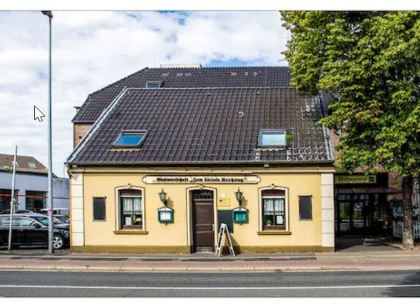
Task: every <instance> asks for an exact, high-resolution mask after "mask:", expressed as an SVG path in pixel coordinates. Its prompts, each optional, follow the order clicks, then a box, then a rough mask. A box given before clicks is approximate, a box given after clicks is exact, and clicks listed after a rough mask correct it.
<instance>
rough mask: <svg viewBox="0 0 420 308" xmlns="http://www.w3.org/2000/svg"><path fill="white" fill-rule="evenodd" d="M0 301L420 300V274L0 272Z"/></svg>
mask: <svg viewBox="0 0 420 308" xmlns="http://www.w3.org/2000/svg"><path fill="white" fill-rule="evenodd" d="M0 296H3V297H28V296H29V297H201V296H205V297H263V296H264V297H289V296H293V297H313V296H316V297H355V296H356V297H365V296H368V297H382V296H420V271H417V272H413V271H381V272H306V273H303V272H302V273H296V272H294V273H292V272H270V273H255V272H254V273H99V272H35V271H28V272H25V271H0Z"/></svg>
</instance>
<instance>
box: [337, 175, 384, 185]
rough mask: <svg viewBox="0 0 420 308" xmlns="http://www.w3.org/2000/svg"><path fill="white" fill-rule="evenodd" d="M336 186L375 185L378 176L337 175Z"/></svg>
mask: <svg viewBox="0 0 420 308" xmlns="http://www.w3.org/2000/svg"><path fill="white" fill-rule="evenodd" d="M334 183H335V184H375V183H376V175H336V176H335V178H334Z"/></svg>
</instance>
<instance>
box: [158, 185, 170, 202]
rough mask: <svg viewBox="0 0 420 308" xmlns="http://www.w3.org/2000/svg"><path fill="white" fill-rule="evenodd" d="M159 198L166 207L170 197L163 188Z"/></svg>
mask: <svg viewBox="0 0 420 308" xmlns="http://www.w3.org/2000/svg"><path fill="white" fill-rule="evenodd" d="M159 198H160V201H162V203H163V205H164V206H165V207H166V206H167V203H168V199H166V192H165V191H164V190H163V188H162V190H161V191H160V193H159Z"/></svg>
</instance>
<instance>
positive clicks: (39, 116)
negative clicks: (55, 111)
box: [34, 105, 45, 122]
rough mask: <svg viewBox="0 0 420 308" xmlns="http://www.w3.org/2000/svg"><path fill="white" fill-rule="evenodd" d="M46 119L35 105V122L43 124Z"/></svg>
mask: <svg viewBox="0 0 420 308" xmlns="http://www.w3.org/2000/svg"><path fill="white" fill-rule="evenodd" d="M44 118H45V114H44V113H43V112H42V111H41V110H39V108H38V107H37V106H35V105H34V121H36V120H38V121H39V122H42V121H44Z"/></svg>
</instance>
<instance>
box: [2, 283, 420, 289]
mask: <svg viewBox="0 0 420 308" xmlns="http://www.w3.org/2000/svg"><path fill="white" fill-rule="evenodd" d="M0 288H30V289H99V290H100V289H109V290H112V289H114V290H320V289H326V290H328V289H365V288H370V289H372V288H420V284H401V285H364V286H305V287H118V286H53V285H13V284H3V285H0Z"/></svg>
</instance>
